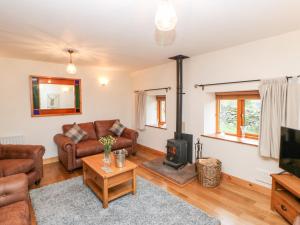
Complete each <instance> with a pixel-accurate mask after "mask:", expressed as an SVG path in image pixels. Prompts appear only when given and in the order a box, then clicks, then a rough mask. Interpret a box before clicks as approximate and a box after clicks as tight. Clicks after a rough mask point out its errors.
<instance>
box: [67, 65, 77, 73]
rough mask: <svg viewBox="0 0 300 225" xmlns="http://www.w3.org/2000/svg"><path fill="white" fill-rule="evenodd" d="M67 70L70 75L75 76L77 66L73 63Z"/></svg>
mask: <svg viewBox="0 0 300 225" xmlns="http://www.w3.org/2000/svg"><path fill="white" fill-rule="evenodd" d="M66 70H67V73H69V74H75V73H76V71H77V69H76V66H75V65H74V64H73V63H69V64H68V65H67V69H66Z"/></svg>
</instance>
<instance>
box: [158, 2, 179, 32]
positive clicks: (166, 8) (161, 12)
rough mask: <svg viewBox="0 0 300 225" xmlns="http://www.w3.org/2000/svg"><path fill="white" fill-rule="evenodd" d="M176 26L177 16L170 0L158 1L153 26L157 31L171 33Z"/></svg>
mask: <svg viewBox="0 0 300 225" xmlns="http://www.w3.org/2000/svg"><path fill="white" fill-rule="evenodd" d="M176 24H177V15H176V11H175V8H174V6H173V4H172V2H171V0H160V2H159V5H158V8H157V11H156V15H155V25H156V27H157V29H158V30H161V31H171V30H173V29H175V27H176Z"/></svg>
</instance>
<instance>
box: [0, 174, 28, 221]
mask: <svg viewBox="0 0 300 225" xmlns="http://www.w3.org/2000/svg"><path fill="white" fill-rule="evenodd" d="M0 224H2V225H27V224H28V225H29V224H31V220H30V211H29V196H28V179H27V176H26V175H25V174H22V173H21V174H17V175H12V176H7V177H1V178H0Z"/></svg>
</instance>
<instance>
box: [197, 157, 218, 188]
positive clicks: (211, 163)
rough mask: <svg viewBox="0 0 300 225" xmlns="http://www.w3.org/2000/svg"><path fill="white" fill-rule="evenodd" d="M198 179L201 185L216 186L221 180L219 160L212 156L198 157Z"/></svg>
mask: <svg viewBox="0 0 300 225" xmlns="http://www.w3.org/2000/svg"><path fill="white" fill-rule="evenodd" d="M196 165H197V171H198V180H199V183H200V184H201V185H202V186H203V187H216V186H218V185H219V184H220V181H221V168H222V163H221V161H219V160H217V159H214V158H202V159H198V161H197V163H196Z"/></svg>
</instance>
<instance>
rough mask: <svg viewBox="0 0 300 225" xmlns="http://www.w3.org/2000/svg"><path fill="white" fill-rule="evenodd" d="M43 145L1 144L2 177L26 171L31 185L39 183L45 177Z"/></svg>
mask: <svg viewBox="0 0 300 225" xmlns="http://www.w3.org/2000/svg"><path fill="white" fill-rule="evenodd" d="M44 153H45V148H44V147H43V146H41V145H0V177H5V176H10V175H14V174H18V173H25V174H26V175H27V177H28V183H29V185H31V184H33V183H38V182H39V181H40V180H41V179H42V177H43V155H44Z"/></svg>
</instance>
